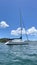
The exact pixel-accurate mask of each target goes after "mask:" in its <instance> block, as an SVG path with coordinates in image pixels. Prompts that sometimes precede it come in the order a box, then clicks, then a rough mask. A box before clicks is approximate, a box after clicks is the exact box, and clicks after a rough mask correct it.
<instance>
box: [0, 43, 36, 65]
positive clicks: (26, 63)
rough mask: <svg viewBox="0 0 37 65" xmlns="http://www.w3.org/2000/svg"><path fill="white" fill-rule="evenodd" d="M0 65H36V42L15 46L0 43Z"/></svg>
mask: <svg viewBox="0 0 37 65" xmlns="http://www.w3.org/2000/svg"><path fill="white" fill-rule="evenodd" d="M0 65H37V42H36V43H29V44H28V45H17V46H16V45H14V46H8V45H5V44H1V43H0Z"/></svg>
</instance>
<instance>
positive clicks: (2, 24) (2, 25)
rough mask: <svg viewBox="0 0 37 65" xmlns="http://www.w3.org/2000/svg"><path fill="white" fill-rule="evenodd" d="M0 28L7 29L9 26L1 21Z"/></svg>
mask: <svg viewBox="0 0 37 65" xmlns="http://www.w3.org/2000/svg"><path fill="white" fill-rule="evenodd" d="M0 27H2V28H6V27H9V25H8V24H7V23H6V22H5V21H1V22H0Z"/></svg>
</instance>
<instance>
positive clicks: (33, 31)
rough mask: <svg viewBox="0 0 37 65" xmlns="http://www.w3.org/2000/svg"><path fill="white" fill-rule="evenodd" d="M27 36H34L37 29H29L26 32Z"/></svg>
mask: <svg viewBox="0 0 37 65" xmlns="http://www.w3.org/2000/svg"><path fill="white" fill-rule="evenodd" d="M27 34H31V35H36V34H37V29H36V28H35V27H31V28H29V29H28V30H27Z"/></svg>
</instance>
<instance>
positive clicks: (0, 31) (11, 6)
mask: <svg viewBox="0 0 37 65" xmlns="http://www.w3.org/2000/svg"><path fill="white" fill-rule="evenodd" d="M20 12H21V22H22V37H23V38H24V39H26V35H25V34H27V35H28V39H29V40H37V0H0V38H15V37H20V34H21V31H20V30H21V27H20Z"/></svg>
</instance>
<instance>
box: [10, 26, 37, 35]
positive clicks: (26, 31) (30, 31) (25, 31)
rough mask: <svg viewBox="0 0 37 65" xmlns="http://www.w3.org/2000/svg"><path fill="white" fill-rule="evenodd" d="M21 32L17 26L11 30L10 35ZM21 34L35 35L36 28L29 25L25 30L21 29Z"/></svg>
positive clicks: (36, 33) (36, 32)
mask: <svg viewBox="0 0 37 65" xmlns="http://www.w3.org/2000/svg"><path fill="white" fill-rule="evenodd" d="M19 34H21V28H20V27H19V28H17V29H16V30H11V35H19ZM22 34H27V35H37V29H36V28H35V27H31V28H29V29H27V30H25V28H23V29H22Z"/></svg>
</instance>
